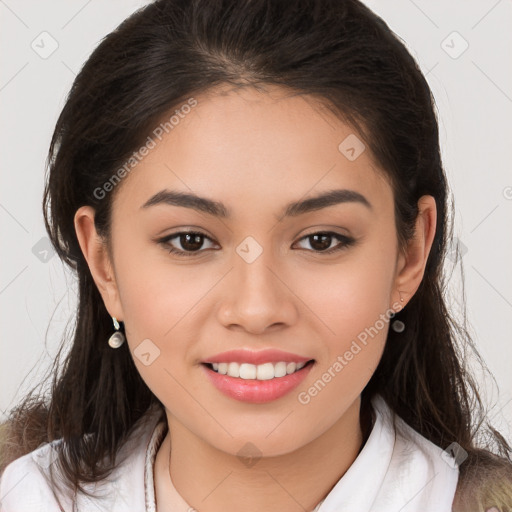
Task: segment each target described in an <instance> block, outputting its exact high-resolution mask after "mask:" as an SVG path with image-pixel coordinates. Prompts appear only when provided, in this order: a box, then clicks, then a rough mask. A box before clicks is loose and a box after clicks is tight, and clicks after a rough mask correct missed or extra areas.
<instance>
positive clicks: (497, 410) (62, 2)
mask: <svg viewBox="0 0 512 512" xmlns="http://www.w3.org/2000/svg"><path fill="white" fill-rule="evenodd" d="M146 3H147V2H143V1H135V0H109V1H108V2H107V1H101V2H100V1H99V0H89V1H84V0H80V1H79V0H59V1H57V0H51V1H50V0H49V1H45V2H40V1H36V0H31V1H28V0H5V1H4V0H1V1H0V48H1V54H0V59H1V63H0V106H1V120H2V123H1V128H0V129H1V134H0V141H1V149H0V159H1V160H0V161H1V185H0V229H1V253H0V254H1V256H0V257H1V265H0V349H1V358H0V419H3V418H5V411H6V410H7V409H9V408H11V407H12V406H13V405H15V404H16V402H17V400H19V398H20V397H21V396H22V394H23V392H26V391H27V390H28V389H30V388H31V387H32V386H33V384H35V383H36V382H37V381H38V377H39V376H41V375H42V371H43V370H44V369H45V368H46V367H47V366H48V364H49V363H50V361H51V359H52V357H53V356H54V355H55V352H56V349H57V347H58V346H59V344H60V342H61V337H62V335H63V333H64V329H65V327H66V324H67V322H68V321H70V319H71V318H72V316H73V315H74V311H75V309H76V282H75V278H74V276H73V275H72V274H71V273H70V271H69V270H68V269H67V268H65V267H64V266H63V265H62V264H61V262H60V260H59V259H58V257H57V256H56V255H55V254H54V253H53V251H52V249H51V248H50V247H49V243H48V239H47V235H46V231H45V228H44V223H43V216H42V208H41V202H42V192H43V183H44V164H45V158H46V155H47V151H48V146H49V142H50V137H51V134H52V132H53V129H54V126H55V122H56V120H57V117H58V115H59V113H60V110H61V109H62V107H63V105H64V101H65V98H66V95H67V93H68V91H69V89H70V87H71V84H72V82H73V80H74V78H75V75H76V73H77V72H78V71H79V69H80V68H81V66H82V64H83V63H84V62H85V60H86V59H87V57H88V56H89V55H90V53H91V52H92V50H93V49H94V48H95V47H96V45H97V44H98V43H99V41H100V40H101V39H102V38H103V37H104V36H105V35H107V34H108V33H109V32H110V31H112V30H113V29H114V28H115V27H116V26H117V25H118V24H119V23H120V22H121V21H122V20H123V19H124V18H125V17H127V16H128V15H129V14H130V13H132V12H133V11H134V10H136V9H137V8H139V7H141V6H143V5H145V4H146ZM366 3H367V5H368V6H369V7H371V8H372V9H373V10H374V11H375V12H376V13H377V14H379V15H380V16H381V17H382V18H383V19H384V20H385V21H386V22H387V23H388V25H389V26H390V28H391V29H392V30H393V31H394V32H395V33H396V34H398V35H399V36H400V37H401V39H402V40H403V41H404V43H405V44H406V46H407V47H408V49H409V51H411V53H412V54H413V56H414V57H415V58H416V60H417V61H418V63H419V65H420V68H421V69H422V71H423V72H424V73H425V74H426V77H427V80H428V82H429V84H430V86H431V88H432V91H433V94H434V97H435V100H436V104H437V108H438V111H439V122H440V133H441V146H442V153H443V159H444V165H445V169H446V174H447V177H448V180H449V184H450V187H451V190H452V194H453V200H454V205H455V209H456V216H455V226H454V234H455V236H456V238H457V240H458V243H459V247H460V250H461V254H462V258H461V261H459V262H458V264H457V266H456V267H455V270H454V271H453V274H452V278H451V280H450V282H449V283H450V284H449V286H450V296H449V301H450V305H451V306H450V307H451V308H452V309H453V311H454V312H457V314H459V315H461V314H462V310H461V304H462V288H461V278H460V269H461V265H462V266H463V270H464V275H465V282H466V296H467V315H468V321H469V327H470V332H471V334H472V335H473V336H474V340H475V342H476V344H477V347H478V350H479V352H480V353H481V355H482V356H483V358H484V360H485V362H486V363H487V365H488V367H489V369H490V371H491V372H492V373H493V374H494V376H495V378H496V383H497V385H496V384H495V383H494V382H493V381H492V380H491V379H489V378H486V379H484V378H483V375H482V374H481V372H478V373H477V377H478V379H479V383H480V390H481V392H482V393H483V396H484V397H485V399H486V401H487V403H488V404H489V406H494V407H493V408H492V409H491V411H490V413H489V419H490V420H492V421H493V423H494V424H495V425H496V426H497V427H499V428H501V430H502V432H503V433H504V434H505V435H506V436H507V438H508V439H509V440H511V439H512V435H511V429H510V424H511V423H512V368H511V363H512V334H511V332H512V270H511V263H512V171H511V165H510V146H511V142H512V137H511V136H512V133H511V132H512V129H511V123H510V119H511V114H512V73H511V68H510V58H509V57H510V52H511V51H512V31H511V30H510V26H511V21H512V3H511V2H510V1H506V0H498V1H496V0H478V1H476V0H460V1H454V0H449V1H447V0H428V1H427V0H416V1H412V0H366ZM375 93H376V94H378V93H379V92H378V91H375ZM453 259H454V258H453V257H451V258H449V259H448V260H447V264H448V267H449V268H450V269H451V267H452V265H453V263H454V261H453ZM450 272H451V270H450ZM70 325H71V326H72V323H70ZM106 342H107V340H105V343H106ZM498 389H499V393H498Z"/></svg>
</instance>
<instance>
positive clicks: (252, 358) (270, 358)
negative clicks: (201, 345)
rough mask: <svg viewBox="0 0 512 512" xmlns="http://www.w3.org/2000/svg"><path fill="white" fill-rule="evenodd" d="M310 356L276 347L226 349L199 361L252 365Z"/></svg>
mask: <svg viewBox="0 0 512 512" xmlns="http://www.w3.org/2000/svg"><path fill="white" fill-rule="evenodd" d="M311 360H312V358H311V357H304V356H301V355H299V354H293V353H292V352H284V351H282V350H277V349H265V350H259V351H253V350H248V349H236V350H228V351H227V352H222V353H220V354H215V355H214V356H211V357H208V358H207V359H204V360H203V361H201V362H202V363H249V364H254V365H259V364H264V363H278V362H280V361H284V362H286V363H307V362H308V361H311Z"/></svg>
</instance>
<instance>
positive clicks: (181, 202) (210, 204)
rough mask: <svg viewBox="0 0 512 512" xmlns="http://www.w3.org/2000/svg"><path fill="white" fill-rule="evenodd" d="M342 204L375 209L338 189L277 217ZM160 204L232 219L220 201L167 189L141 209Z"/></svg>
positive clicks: (295, 205) (293, 205)
mask: <svg viewBox="0 0 512 512" xmlns="http://www.w3.org/2000/svg"><path fill="white" fill-rule="evenodd" d="M341 203H359V204H362V205H364V206H365V207H366V208H368V209H369V210H372V209H373V207H372V205H371V203H370V202H369V201H368V199H366V197H364V196H363V195H362V194H360V193H359V192H356V191H355V190H348V189H337V190H329V191H327V192H323V193H321V194H319V195H317V196H315V197H310V198H308V199H303V200H299V201H293V202H291V203H288V204H287V205H286V206H285V207H284V208H283V212H282V214H281V216H277V218H278V219H279V218H284V217H297V216H299V215H303V214H305V213H309V212H312V211H316V210H321V209H323V208H327V207H329V206H334V205H337V204H341ZM159 204H165V205H170V206H181V207H183V208H191V209H193V210H196V211H199V212H203V213H207V214H209V215H212V216H214V217H220V218H223V219H229V218H231V213H230V211H229V209H228V208H227V207H226V206H225V205H224V204H223V203H221V202H219V201H214V200H213V199H208V198H206V197H200V196H197V195H195V194H192V193H188V192H179V191H172V190H167V189H164V190H161V191H160V192H157V193H156V194H155V195H153V196H152V197H150V198H149V199H148V200H147V201H146V202H145V203H144V204H143V205H142V206H141V209H145V208H149V207H151V206H155V205H159Z"/></svg>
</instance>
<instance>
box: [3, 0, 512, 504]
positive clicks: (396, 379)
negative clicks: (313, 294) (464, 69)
mask: <svg viewBox="0 0 512 512" xmlns="http://www.w3.org/2000/svg"><path fill="white" fill-rule="evenodd" d="M223 84H228V85H231V86H233V87H261V86H264V85H265V84H269V85H277V86H281V87H283V88H286V89H287V90H289V91H290V93H292V94H304V95H310V97H314V98H315V99H317V100H319V101H321V102H322V103H323V104H325V105H326V106H327V107H328V108H329V109H331V111H332V112H333V113H335V114H336V115H337V116H338V117H339V118H340V119H342V120H344V121H345V122H347V123H349V124H350V125H351V126H353V127H354V129H355V130H356V131H357V133H358V134H359V135H360V136H361V138H362V139H364V140H365V142H366V143H367V145H368V147H369V149H370V151H371V152H372V153H373V155H374V157H375V159H376V160H377V161H378V162H379V164H380V167H381V168H382V169H383V171H384V172H385V174H386V176H387V177H388V179H389V182H390V183H391V185H392V189H393V193H394V200H395V219H396V229H397V234H398V239H399V242H400V247H401V248H404V247H405V245H406V243H407V241H408V240H409V239H410V238H411V236H412V234H413V232H414V223H415V220H416V216H417V214H418V209H417V201H418V199H419V198H420V197H421V196H422V195H424V194H429V195H432V196H434V198H435V200H436V206H437V226H436V234H435V239H434V242H433V245H432V249H431V252H430V255H429V258H428V261H427V265H426V270H425V275H424V278H423V280H422V283H421V285H420V287H419V289H418V290H417V292H416V293H415V295H414V296H413V297H412V298H411V300H410V302H409V303H408V304H407V306H406V307H405V308H404V309H403V310H402V311H400V312H399V313H398V314H397V315H396V318H397V319H400V320H402V321H403V322H404V323H405V324H406V326H407V328H406V330H405V331H404V332H402V333H396V332H394V331H393V330H392V329H390V330H389V333H388V340H387V343H386V347H385V350H384V353H383V356H382V359H381V361H380V364H379V365H378V368H377V369H376V371H375V373H374V375H373V376H372V378H371V380H370V382H369V384H368V385H367V387H366V388H365V389H364V391H363V395H362V411H363V410H367V408H368V405H369V401H370V399H371V398H372V397H373V396H374V395H375V394H376V393H380V394H381V395H382V396H383V397H384V399H385V401H386V402H387V403H388V404H389V406H390V407H391V409H392V410H394V411H395V412H396V413H397V414H398V415H399V416H401V417H402V418H403V419H404V420H405V421H406V422H407V423H408V424H409V425H410V426H411V427H413V428H414V429H415V430H417V431H418V432H420V433H421V434H422V435H423V436H425V437H426V438H427V439H429V440H430V441H432V442H433V443H435V444H436V445H438V446H440V447H441V448H443V449H444V448H446V447H447V446H449V445H450V444H451V443H452V442H457V443H458V444H459V445H460V446H461V447H462V448H463V449H464V450H465V451H466V452H468V459H467V460H466V461H465V462H464V463H462V464H461V466H460V480H459V490H458V496H459V507H460V510H466V509H464V508H463V507H464V506H470V507H474V506H475V504H476V503H479V504H480V505H479V506H482V507H484V506H489V507H490V506H492V505H497V502H496V501H492V500H493V499H494V498H493V497H492V496H491V495H490V494H489V496H491V497H490V498H488V497H486V496H487V495H486V494H484V491H485V492H487V490H488V489H490V487H485V486H480V489H481V490H482V491H481V492H480V491H478V492H477V489H478V486H475V485H474V483H476V482H479V483H481V482H482V481H485V480H482V475H484V474H485V475H487V474H494V475H498V474H499V475H500V478H501V479H502V482H503V485H501V484H500V485H501V487H500V486H498V488H497V489H498V490H497V491H496V492H497V493H499V492H502V493H503V494H502V496H505V498H503V501H502V506H503V507H507V506H508V507H511V506H512V505H511V504H510V498H508V496H510V495H512V492H511V493H510V494H509V493H508V492H507V491H506V490H505V489H509V490H510V487H505V486H510V485H511V482H512V476H511V474H512V464H511V457H510V455H511V448H510V446H509V445H508V443H507V442H506V440H505V439H504V438H503V437H502V436H501V435H500V434H499V432H497V431H496V430H495V429H493V427H492V426H491V425H489V424H486V422H485V411H484V409H483V404H482V401H481V399H480V397H479V394H478V389H477V385H476V383H475V381H474V380H473V378H472V377H471V374H470V373H469V371H468V368H467V353H468V351H469V352H470V353H471V354H473V355H474V356H475V357H476V358H477V359H479V356H478V353H477V351H476V349H475V347H474V345H473V343H472V340H471V338H470V335H469V334H468V331H467V328H466V327H465V324H466V318H465V316H464V319H463V321H461V322H460V323H459V322H458V321H456V320H455V318H454V317H453V316H452V314H451V313H450V311H449V310H448V308H447V305H446V297H445V294H444V292H445V289H446V282H447V281H446V276H445V274H444V271H443V262H444V260H445V255H446V251H447V247H451V245H450V246H449V245H448V244H451V240H452V238H453V235H452V224H451V217H449V215H448V213H449V210H448V187H447V180H446V177H445V174H444V170H443V166H442V162H441V157H440V150H439V134H438V123H437V117H436V111H435V103H434V100H433V97H432V94H431V91H430V89H429V87H428V84H427V82H426V80H425V78H424V76H423V75H422V73H421V72H420V70H419V68H418V66H417V64H416V62H415V60H414V59H413V58H412V56H411V55H410V54H409V52H408V51H407V50H406V48H405V46H404V45H403V43H402V42H401V41H400V39H399V38H398V37H397V36H396V35H395V34H394V33H393V32H392V31H391V30H390V29H389V27H388V26H387V25H386V23H385V22H384V21H383V20H382V19H381V18H379V17H378V16H376V15H375V14H374V13H373V12H372V11H371V10H369V9H368V8H367V7H366V6H365V5H364V4H362V3H361V2H359V1H357V0H292V1H291V0H157V1H155V2H153V3H151V4H149V5H147V6H145V7H143V8H141V9H139V10H138V11H136V12H135V13H134V14H132V15H131V16H130V17H129V18H127V19H126V20H125V21H124V22H123V23H122V24H121V25H120V26H119V27H118V28H117V29H116V30H114V31H113V32H112V33H110V34H109V35H108V36H106V37H105V38H104V39H103V40H102V41H101V43H100V44H99V45H98V47H97V48H96V49H95V50H94V52H93V53H92V54H91V56H90V58H89V59H88V60H87V62H86V63H85V65H84V66H83V68H82V69H81V71H80V73H79V74H78V76H77V77H76V79H75V81H74V83H73V86H72V88H71V91H70V93H69V95H68V97H67V101H66V104H65V106H64V108H63V110H62V112H61V114H60V116H59V118H58V121H57V124H56V127H55V131H54V134H53V137H52V140H51V145H50V149H49V154H48V160H47V167H48V175H47V182H46V187H45V191H44V198H43V213H44V217H45V224H46V229H47V231H48V233H49V237H50V239H51V241H52V244H53V246H54V247H55V250H56V251H57V253H58V255H59V257H60V258H61V259H62V260H63V261H64V262H66V264H68V265H69V266H70V267H71V268H72V269H73V270H74V271H76V274H77V279H78V285H79V297H78V312H77V318H76V326H75V329H74V334H73V343H72V346H71V348H70V350H69V352H68V353H67V354H66V356H65V359H64V361H63V362H62V363H61V362H60V361H61V359H62V354H61V353H62V350H63V348H64V347H65V345H64V344H63V346H62V347H61V351H60V352H59V355H58V357H57V358H56V360H55V363H54V370H53V372H52V373H53V375H54V378H53V380H52V386H51V392H50V393H49V394H48V395H44V394H42V393H39V394H38V393H35V392H33V393H30V394H29V395H28V396H27V397H26V398H25V400H24V401H23V403H21V404H20V405H19V406H18V407H16V408H15V409H13V410H12V411H11V414H10V418H9V423H8V426H9V439H10V441H9V442H8V443H6V444H5V448H4V461H3V466H2V467H5V464H7V463H8V462H9V461H11V460H13V459H15V458H17V457H19V456H21V455H23V454H25V453H27V452H29V451H31V450H33V449H35V448H36V447H37V446H39V445H40V444H41V443H43V442H48V441H52V440H55V439H59V438H62V439H63V441H64V444H65V446H66V447H67V449H66V450H65V451H64V450H63V451H61V452H60V454H59V461H58V462H59V464H60V465H61V467H62V470H63V472H64V474H65V476H66V479H67V480H68V484H69V485H71V486H72V487H73V488H74V489H75V490H76V489H81V487H80V482H88V481H89V482H91V481H97V480H99V479H102V478H104V477H105V476H106V475H108V473H109V472H110V471H111V469H112V468H113V466H114V465H115V454H116V453H117V452H118V450H119V448H120V446H121V445H122V443H123V442H124V440H125V439H126V437H127V435H128V434H129V432H130V430H131V429H132V427H133V425H134V424H135V422H136V421H137V420H138V419H139V418H141V417H142V416H143V415H144V413H145V412H146V411H147V410H148V408H149V407H150V406H152V405H154V406H156V407H160V408H161V409H162V411H163V406H162V404H161V403H160V402H159V401H158V400H157V399H156V397H155V396H154V395H153V394H152V393H151V392H150V390H149V389H148V387H147V386H146V385H145V383H144V381H143V380H142V379H141V377H140V376H139V374H138V372H137V370H136V367H135V365H134V363H133V360H132V356H131V354H130V352H129V350H128V348H127V346H126V344H125V345H124V346H123V347H122V348H121V349H119V350H115V351H114V350H112V349H111V348H110V347H108V345H107V343H106V341H107V339H108V338H109V336H110V335H111V334H112V332H113V330H112V321H111V317H110V316H109V314H108V312H107V310H106V308H105V306H104V303H103V300H102V298H101V295H100V294H99V292H98V290H97V288H96V285H95V283H94V281H93V279H92V276H91V273H90V271H89V268H88V265H87V262H86V260H85V259H84V256H83V254H82V252H81V249H80V246H79V244H78V240H77V237H76V233H75V229H74V214H75V212H76V210H77V209H78V208H79V207H80V206H82V205H90V206H92V207H93V208H94V209H95V212H96V216H95V225H96V229H97V231H98V232H99V233H100V234H101V235H102V236H103V237H104V240H105V243H106V244H107V246H108V247H109V248H111V247H110V220H111V213H112V212H111V207H112V199H113V197H114V194H115V193H117V192H118V189H119V188H120V187H119V186H118V187H114V191H113V192H112V193H108V194H106V197H105V198H101V199H99V198H98V197H97V194H95V190H97V189H98V188H101V187H102V186H103V184H104V183H106V182H107V181H108V180H109V179H110V178H111V176H112V175H113V174H114V172H115V171H116V170H117V169H119V168H120V167H122V166H123V165H124V163H125V161H126V160H127V159H128V158H129V157H130V156H131V155H132V154H133V152H134V151H135V150H137V149H138V148H139V147H141V146H142V145H143V143H144V141H145V140H146V138H147V137H148V134H150V133H151V130H153V129H154V128H155V127H156V126H157V125H158V124H159V122H160V120H161V119H162V118H163V116H164V115H166V114H168V113H169V112H172V110H173V109H175V108H176V107H177V106H179V105H180V104H183V103H186V102H187V99H188V98H190V97H192V96H193V95H198V94H200V93H201V92H206V91H209V90H211V89H212V88H213V87H215V86H217V85H223ZM452 207H453V205H452ZM479 360H480V359H479ZM480 362H481V360H480ZM481 363H482V362H481ZM482 364H483V363H482ZM484 427H485V430H484ZM484 433H486V434H487V437H484V435H485V434H484ZM84 434H91V435H90V436H87V437H84ZM104 456H108V457H107V458H108V460H109V463H108V464H105V465H104V466H99V465H98V463H99V462H100V461H101V460H102V458H103V457H104ZM493 485H494V484H493ZM486 489H487V490H486ZM81 490H83V489H81ZM496 495H497V494H496ZM464 500H466V501H464ZM478 500H480V501H478ZM485 500H488V502H486V501H485ZM489 500H490V501H489ZM506 500H508V501H506ZM468 510H469V509H468ZM471 510H476V508H471ZM478 510H480V509H478ZM503 510H510V508H508V509H507V508H503Z"/></svg>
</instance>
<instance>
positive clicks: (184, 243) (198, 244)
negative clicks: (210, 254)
mask: <svg viewBox="0 0 512 512" xmlns="http://www.w3.org/2000/svg"><path fill="white" fill-rule="evenodd" d="M174 239H177V242H178V243H179V245H180V246H181V248H176V247H175V246H174V244H171V243H170V242H171V240H174ZM205 239H207V240H211V239H210V237H208V236H206V235H205V234H204V233H200V232H196V231H181V232H179V233H173V234H172V235H169V236H166V237H165V238H162V239H161V240H158V243H160V244H162V245H164V247H166V248H167V250H168V251H169V252H170V253H172V254H176V255H178V256H194V255H195V254H196V253H200V252H202V250H201V249H202V248H203V244H204V241H205ZM175 243H176V242H175Z"/></svg>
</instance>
